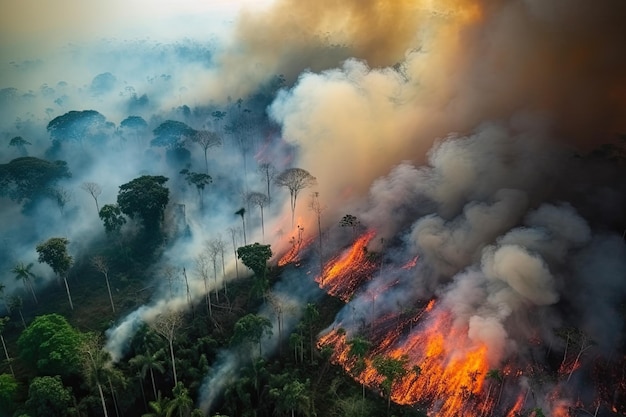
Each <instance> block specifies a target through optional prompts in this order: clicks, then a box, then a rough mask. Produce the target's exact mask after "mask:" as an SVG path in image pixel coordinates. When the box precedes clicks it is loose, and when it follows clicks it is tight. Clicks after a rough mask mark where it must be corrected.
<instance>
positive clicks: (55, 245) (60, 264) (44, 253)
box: [36, 237, 74, 310]
mask: <svg viewBox="0 0 626 417" xmlns="http://www.w3.org/2000/svg"><path fill="white" fill-rule="evenodd" d="M69 243H70V241H69V240H67V239H66V238H64V237H52V238H50V239H48V240H47V241H45V242H44V243H40V244H39V245H37V247H36V250H37V253H38V254H39V262H40V263H46V264H48V265H49V266H50V268H52V270H53V271H54V273H55V274H57V276H59V277H60V278H62V279H63V282H64V283H65V290H66V291H67V298H68V300H69V301H70V308H71V309H72V310H73V309H74V304H73V303H72V295H71V294H70V286H69V285H68V284H67V272H68V271H69V269H70V267H71V266H72V262H73V259H72V257H71V256H70V255H69V254H68V253H67V245H68V244H69Z"/></svg>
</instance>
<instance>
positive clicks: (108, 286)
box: [104, 274, 115, 313]
mask: <svg viewBox="0 0 626 417" xmlns="http://www.w3.org/2000/svg"><path fill="white" fill-rule="evenodd" d="M104 279H105V280H106V282H107V290H108V291H109V300H110V301H111V309H112V310H113V312H114V313H115V305H114V304H113V296H112V295H111V286H110V285H109V274H104Z"/></svg>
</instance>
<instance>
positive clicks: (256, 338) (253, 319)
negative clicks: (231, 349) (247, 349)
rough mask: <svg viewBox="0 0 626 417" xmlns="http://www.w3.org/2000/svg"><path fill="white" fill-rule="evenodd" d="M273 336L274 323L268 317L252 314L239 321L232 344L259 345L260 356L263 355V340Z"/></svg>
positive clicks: (236, 324) (234, 330) (231, 340)
mask: <svg viewBox="0 0 626 417" xmlns="http://www.w3.org/2000/svg"><path fill="white" fill-rule="evenodd" d="M271 336H272V322H271V321H270V320H269V319H268V318H266V317H263V316H259V315H256V314H252V313H250V314H247V315H245V316H243V317H242V318H240V319H239V320H237V322H236V323H235V327H234V329H233V336H232V338H231V339H230V343H231V344H232V345H241V344H246V343H249V344H257V343H258V345H259V355H261V354H262V350H261V349H262V347H261V340H263V337H271Z"/></svg>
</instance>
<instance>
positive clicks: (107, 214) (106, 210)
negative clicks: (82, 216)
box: [98, 204, 126, 234]
mask: <svg viewBox="0 0 626 417" xmlns="http://www.w3.org/2000/svg"><path fill="white" fill-rule="evenodd" d="M98 215H99V216H100V220H102V223H103V224H104V230H105V231H106V233H107V234H113V233H117V232H119V231H120V230H121V229H122V226H124V224H126V218H125V217H124V215H123V214H122V210H121V209H120V206H118V205H117V204H105V205H104V206H102V208H101V209H100V212H99V213H98Z"/></svg>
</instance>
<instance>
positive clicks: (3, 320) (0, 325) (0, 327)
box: [0, 317, 15, 377]
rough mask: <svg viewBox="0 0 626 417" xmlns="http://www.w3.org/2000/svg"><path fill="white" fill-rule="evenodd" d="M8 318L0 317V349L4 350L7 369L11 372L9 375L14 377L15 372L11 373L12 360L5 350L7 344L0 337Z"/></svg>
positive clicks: (2, 337)
mask: <svg viewBox="0 0 626 417" xmlns="http://www.w3.org/2000/svg"><path fill="white" fill-rule="evenodd" d="M9 320H10V319H9V317H2V318H1V319H0V342H2V349H3V350H4V356H5V357H6V359H7V364H8V365H9V369H10V370H11V375H13V377H15V372H13V365H11V362H12V359H11V357H10V356H9V351H8V350H7V344H6V343H5V341H4V336H3V335H2V332H3V331H4V327H5V326H6V324H7V323H8V322H9Z"/></svg>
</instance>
